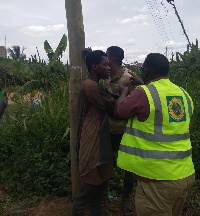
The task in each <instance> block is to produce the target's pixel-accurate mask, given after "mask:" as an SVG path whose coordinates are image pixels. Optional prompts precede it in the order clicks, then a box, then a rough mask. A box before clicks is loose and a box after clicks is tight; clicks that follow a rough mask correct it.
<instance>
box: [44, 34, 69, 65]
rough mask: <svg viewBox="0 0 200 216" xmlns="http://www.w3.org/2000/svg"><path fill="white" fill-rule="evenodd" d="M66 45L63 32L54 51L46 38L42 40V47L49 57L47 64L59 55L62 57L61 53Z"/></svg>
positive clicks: (65, 37)
mask: <svg viewBox="0 0 200 216" xmlns="http://www.w3.org/2000/svg"><path fill="white" fill-rule="evenodd" d="M66 47H67V36H66V35H65V34H64V35H63V36H62V38H61V40H60V43H59V45H58V47H57V48H56V50H55V52H54V51H53V49H52V48H51V46H50V44H49V42H48V41H47V40H46V41H45V42H44V49H45V51H46V53H47V55H48V58H49V61H50V62H49V64H50V65H51V64H52V63H53V62H54V61H56V60H57V59H58V58H59V57H60V56H61V57H62V53H63V52H64V51H65V50H66Z"/></svg>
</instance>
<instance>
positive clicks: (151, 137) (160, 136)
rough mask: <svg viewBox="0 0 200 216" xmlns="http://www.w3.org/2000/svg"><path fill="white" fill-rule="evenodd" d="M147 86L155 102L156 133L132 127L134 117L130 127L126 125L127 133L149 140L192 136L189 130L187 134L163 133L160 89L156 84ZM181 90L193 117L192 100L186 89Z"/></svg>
mask: <svg viewBox="0 0 200 216" xmlns="http://www.w3.org/2000/svg"><path fill="white" fill-rule="evenodd" d="M146 87H147V88H148V89H149V91H150V93H151V96H152V98H153V102H154V106H155V119H154V134H151V133H147V132H144V131H141V130H139V129H136V128H132V124H133V118H132V120H131V124H130V127H126V130H125V133H127V134H131V135H133V136H136V137H139V138H143V139H145V140H148V141H154V142H174V141H179V140H186V139H189V138H190V134H189V132H188V133H185V134H172V135H170V134H163V132H162V125H163V114H162V105H161V101H160V97H159V94H158V91H157V89H156V87H155V86H154V85H146ZM180 89H181V88H180ZM181 90H182V91H183V93H184V95H185V97H186V99H187V103H188V111H189V116H190V118H191V116H192V106H191V101H190V99H189V97H188V95H187V94H186V93H185V92H184V90H183V89H181Z"/></svg>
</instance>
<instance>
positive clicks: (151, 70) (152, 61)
mask: <svg viewBox="0 0 200 216" xmlns="http://www.w3.org/2000/svg"><path fill="white" fill-rule="evenodd" d="M168 71H169V61H168V59H167V58H166V57H165V56H164V55H162V54H160V53H150V54H148V55H147V57H146V59H145V61H144V63H143V65H142V67H141V72H142V79H143V81H144V83H146V82H149V81H151V80H153V79H156V78H159V77H167V76H168Z"/></svg>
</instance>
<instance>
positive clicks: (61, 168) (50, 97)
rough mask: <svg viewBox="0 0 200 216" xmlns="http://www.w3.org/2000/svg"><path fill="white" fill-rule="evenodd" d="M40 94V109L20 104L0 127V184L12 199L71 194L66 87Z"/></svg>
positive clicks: (14, 107) (15, 106) (9, 113)
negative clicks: (32, 195) (41, 96)
mask: <svg viewBox="0 0 200 216" xmlns="http://www.w3.org/2000/svg"><path fill="white" fill-rule="evenodd" d="M42 93H43V95H44V98H43V100H42V107H34V106H33V105H31V104H29V103H25V102H22V101H21V103H18V104H15V105H12V106H10V110H7V113H6V115H7V118H6V120H5V122H3V123H1V124H0V130H1V139H0V170H1V172H0V181H1V184H3V185H4V187H5V188H6V189H7V190H8V191H9V192H10V193H11V194H12V195H13V196H28V195H30V194H35V195H38V196H45V195H51V194H53V195H58V196H61V195H68V194H69V193H70V192H71V186H70V184H71V183H70V181H71V178H70V154H69V152H70V151H69V148H70V147H69V108H68V85H67V84H66V83H65V82H62V83H60V85H55V86H53V88H52V89H51V92H49V93H48V94H47V93H45V92H42Z"/></svg>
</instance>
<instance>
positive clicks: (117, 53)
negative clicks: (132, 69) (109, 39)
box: [107, 46, 124, 65]
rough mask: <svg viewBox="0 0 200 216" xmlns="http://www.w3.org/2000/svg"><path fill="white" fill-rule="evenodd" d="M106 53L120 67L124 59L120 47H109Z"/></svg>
mask: <svg viewBox="0 0 200 216" xmlns="http://www.w3.org/2000/svg"><path fill="white" fill-rule="evenodd" d="M107 51H109V54H110V55H111V56H112V57H113V58H115V60H116V62H117V63H118V64H119V65H122V60H123V59H124V50H123V49H122V48H121V47H118V46H110V47H108V49H107Z"/></svg>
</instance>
